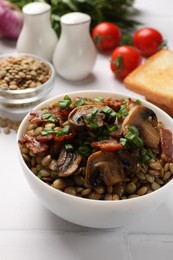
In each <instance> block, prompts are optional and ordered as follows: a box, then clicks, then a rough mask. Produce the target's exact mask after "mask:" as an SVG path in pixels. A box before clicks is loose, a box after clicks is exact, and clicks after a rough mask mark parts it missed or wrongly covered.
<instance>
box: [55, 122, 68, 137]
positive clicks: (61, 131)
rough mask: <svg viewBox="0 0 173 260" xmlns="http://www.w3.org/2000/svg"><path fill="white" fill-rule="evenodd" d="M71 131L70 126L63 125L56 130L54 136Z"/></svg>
mask: <svg viewBox="0 0 173 260" xmlns="http://www.w3.org/2000/svg"><path fill="white" fill-rule="evenodd" d="M70 131H71V127H70V126H69V125H65V126H64V128H63V129H60V130H58V132H57V134H56V136H57V137H59V136H63V135H67V134H69V133H70Z"/></svg>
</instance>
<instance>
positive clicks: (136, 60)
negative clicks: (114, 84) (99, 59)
mask: <svg viewBox="0 0 173 260" xmlns="http://www.w3.org/2000/svg"><path fill="white" fill-rule="evenodd" d="M141 61H142V57H141V54H140V52H139V51H138V50H137V49H136V48H134V47H131V46H126V45H124V46H120V47H117V48H116V49H115V50H114V51H113V53H112V56H111V64H110V67H111V70H112V71H113V72H114V74H115V75H116V77H117V78H119V79H123V78H125V77H126V76H127V75H128V74H129V73H130V72H132V71H133V70H134V69H135V68H136V67H138V66H139V65H140V63H141Z"/></svg>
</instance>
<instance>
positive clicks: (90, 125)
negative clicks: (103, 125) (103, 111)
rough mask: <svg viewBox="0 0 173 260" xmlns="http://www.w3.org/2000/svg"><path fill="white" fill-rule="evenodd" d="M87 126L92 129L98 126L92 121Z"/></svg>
mask: <svg viewBox="0 0 173 260" xmlns="http://www.w3.org/2000/svg"><path fill="white" fill-rule="evenodd" d="M89 127H90V128H93V129H94V128H97V127H98V124H97V122H94V121H92V122H91V123H90V124H89Z"/></svg>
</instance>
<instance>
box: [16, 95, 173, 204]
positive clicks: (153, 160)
mask: <svg viewBox="0 0 173 260" xmlns="http://www.w3.org/2000/svg"><path fill="white" fill-rule="evenodd" d="M80 99H81V98H76V99H74V100H73V101H68V102H66V103H70V105H69V107H66V108H65V109H64V108H63V109H62V108H60V107H58V105H57V104H52V105H51V106H50V107H49V108H46V109H45V108H44V109H43V110H41V112H40V110H39V111H35V112H31V119H30V123H29V125H28V128H27V131H26V134H25V135H24V136H23V137H22V138H21V140H19V145H20V149H21V153H22V156H23V158H24V160H25V162H26V164H27V165H28V167H29V168H30V169H31V171H32V172H33V174H35V175H36V176H38V177H39V178H40V179H41V180H42V181H44V182H46V183H47V184H48V185H50V186H52V187H53V188H55V189H58V190H60V191H62V192H65V193H68V194H70V195H74V196H78V197H82V198H88V199H94V200H123V199H131V198H135V197H139V196H144V195H145V194H148V193H150V192H153V191H155V190H157V189H159V188H160V187H162V186H163V185H165V184H166V183H167V182H169V181H170V180H171V179H172V178H173V161H169V162H167V161H165V160H164V159H162V158H161V154H162V153H163V150H162V147H161V144H160V143H159V146H158V148H157V147H155V148H153V149H152V148H149V147H148V146H147V145H146V144H145V143H143V142H144V141H143V140H145V136H144V137H142V136H136V137H137V145H136V143H133V145H132V143H131V146H128V147H127V148H126V147H125V146H122V145H121V143H120V139H121V138H124V139H125V138H126V136H127V134H124V135H122V133H120V132H118V131H119V129H120V128H123V122H125V120H126V118H127V117H128V113H127V111H128V108H129V107H130V109H132V108H133V107H135V106H137V104H136V103H135V102H132V101H131V100H128V101H124V100H122V101H121V104H119V103H118V105H117V102H120V101H114V102H115V103H114V102H113V100H112V99H111V98H108V99H106V100H104V113H103V112H102V110H100V107H99V106H100V105H103V103H102V102H103V101H102V102H99V103H97V102H95V101H94V100H91V99H86V100H85V102H84V105H83V106H85V105H86V106H89V105H91V104H94V107H93V108H92V109H90V111H89V113H88V114H87V116H86V117H84V114H83V117H82V118H80V120H79V124H80V123H81V122H83V121H85V123H86V126H85V128H84V127H81V125H79V126H78V127H79V130H80V131H78V130H77V128H76V127H77V126H76V125H74V122H71V121H72V119H71V118H70V116H71V115H72V114H73V112H74V110H78V109H82V108H81V107H76V106H75V104H76V102H77V101H79V100H80ZM64 100H70V98H69V97H65V98H64ZM128 102H129V103H128ZM125 105H126V106H125ZM116 106H118V109H117V107H116ZM122 106H123V108H125V109H126V110H127V111H126V113H124V114H123V113H122V114H121V115H120V111H121V110H122ZM114 107H116V108H115V111H114V109H113V108H114ZM105 111H107V112H105ZM108 111H109V112H108ZM82 113H84V112H82ZM106 113H109V114H106ZM100 115H101V116H100ZM99 116H100V117H99ZM105 118H109V120H111V128H109V129H112V125H114V126H115V125H116V131H117V132H116V131H114V132H113V133H112V132H109V130H108V127H107V125H108V122H107V123H106V124H105V123H104V120H105ZM78 119H79V118H78ZM70 120H71V121H70ZM69 122H71V124H70V123H69ZM96 122H97V124H98V125H96ZM109 124H110V122H109ZM161 127H163V126H162V124H161V122H158V124H157V125H156V126H155V130H156V133H158V135H159V133H160V128H161ZM102 128H103V129H102ZM114 128H115V127H114ZM100 129H101V130H102V132H101V130H100ZM117 129H118V130H117ZM132 129H133V130H134V131H136V132H137V130H136V128H134V126H133V127H132ZM103 130H104V131H103ZM114 130H115V129H114ZM133 134H134V133H133ZM78 136H79V138H78ZM138 137H139V138H141V140H142V146H141V140H140V142H138V141H139V138H138ZM32 138H33V141H29V140H31V139H32ZM128 138H129V139H128V140H130V138H134V135H132V134H131V133H130V134H129V133H128ZM171 138H172V136H171ZM115 140H116V142H115ZM171 140H172V139H171ZM126 141H127V139H126ZM112 142H113V143H112ZM123 142H124V140H123ZM135 142H136V139H135ZM35 143H36V145H34V144H35ZM129 143H130V141H129ZM138 144H140V146H139V147H138ZM117 145H118V146H117ZM46 147H47V148H46ZM65 147H66V148H65ZM105 147H106V149H108V150H104V149H105ZM115 147H116V149H115ZM117 147H118V148H117ZM79 148H80V149H79ZM37 149H43V151H42V150H41V152H40V151H38V150H37ZM44 149H45V150H44ZM66 149H67V150H66ZM69 149H70V150H69ZM107 153H108V155H110V157H109V156H108V158H109V159H110V160H111V157H112V158H113V159H114V160H115V161H114V163H113V164H116V163H117V164H118V167H120V169H121V170H122V168H121V167H123V172H124V177H123V179H121V178H120V177H121V176H118V178H119V179H118V181H117V179H116V178H117V175H116V174H117V173H115V172H113V173H112V172H111V174H112V175H111V174H110V175H109V174H108V176H105V177H104V171H107V172H108V173H109V165H108V164H106V166H105V168H103V169H101V171H100V172H99V170H98V169H100V168H99V167H100V165H102V164H103V161H102V160H98V161H97V160H96V161H95V162H94V163H93V164H92V165H91V170H90V171H92V169H93V168H94V167H96V172H95V173H93V176H94V177H95V178H96V179H94V181H95V182H94V183H92V179H88V178H87V174H90V172H89V173H88V172H87V171H88V168H89V166H88V161H89V160H91V157H92V160H94V159H95V157H93V155H94V156H96V155H103V154H107ZM114 155H116V157H114ZM133 155H134V157H133ZM131 156H132V157H131ZM71 158H73V160H74V161H72V162H71ZM117 158H118V162H116V159H117ZM109 159H108V160H106V163H107V162H109ZM146 159H147V160H146ZM91 162H92V161H91ZM67 165H68V167H69V168H70V167H71V168H72V169H71V168H70V170H69V168H67V169H68V170H67V169H66V166H67ZM69 165H70V166H69ZM73 167H74V169H73ZM111 167H112V166H111ZM98 176H99V177H98ZM90 178H92V176H90ZM115 179H116V180H115ZM110 180H111V182H112V183H111V182H110Z"/></svg>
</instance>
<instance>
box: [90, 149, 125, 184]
mask: <svg viewBox="0 0 173 260" xmlns="http://www.w3.org/2000/svg"><path fill="white" fill-rule="evenodd" d="M124 178H125V176H124V170H123V166H122V164H121V162H120V161H119V160H118V158H117V156H116V154H115V153H113V152H103V151H98V152H95V153H93V154H92V155H90V157H89V158H88V161H87V166H86V181H87V183H88V185H89V186H90V187H91V188H94V187H97V186H98V185H99V184H100V183H101V182H104V183H105V184H106V185H114V184H116V183H119V182H122V181H123V180H124Z"/></svg>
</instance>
